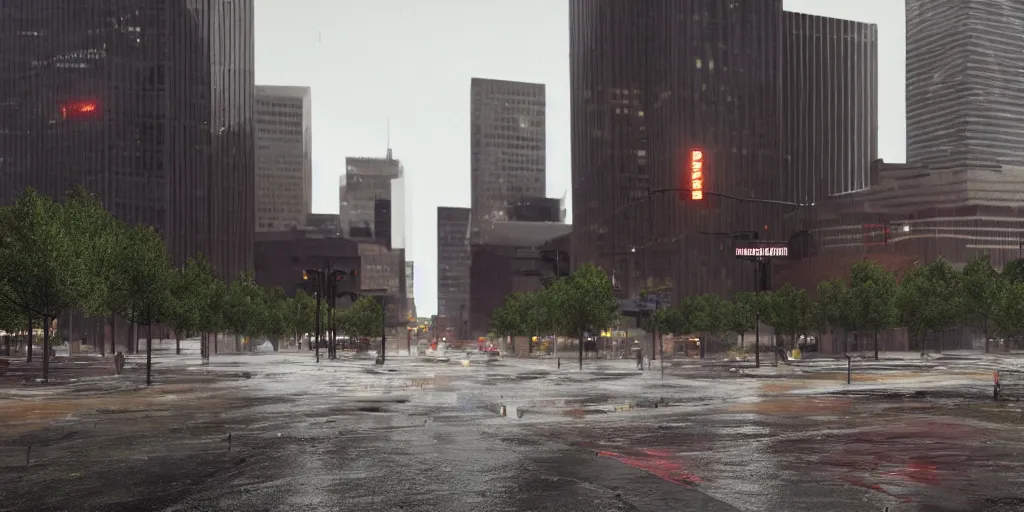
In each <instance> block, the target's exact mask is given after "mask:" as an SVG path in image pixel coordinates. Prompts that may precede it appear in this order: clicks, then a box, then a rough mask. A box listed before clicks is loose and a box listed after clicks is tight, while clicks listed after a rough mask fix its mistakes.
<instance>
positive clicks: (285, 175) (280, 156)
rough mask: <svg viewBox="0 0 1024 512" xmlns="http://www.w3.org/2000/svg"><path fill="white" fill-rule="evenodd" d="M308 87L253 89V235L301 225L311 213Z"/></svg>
mask: <svg viewBox="0 0 1024 512" xmlns="http://www.w3.org/2000/svg"><path fill="white" fill-rule="evenodd" d="M310 96H311V94H310V89H309V87H290V86H280V85H260V86H257V87H256V231H283V230H288V229H292V228H296V227H301V226H303V225H305V223H306V218H307V217H308V216H309V215H310V214H311V213H312V212H313V204H312V202H313V128H312V126H313V125H312V119H311V117H312V116H311V114H312V108H311V105H310V100H311V98H310Z"/></svg>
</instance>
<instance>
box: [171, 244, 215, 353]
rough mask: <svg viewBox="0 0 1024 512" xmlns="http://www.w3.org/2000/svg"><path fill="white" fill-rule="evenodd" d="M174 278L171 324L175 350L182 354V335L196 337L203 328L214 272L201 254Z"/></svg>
mask: <svg viewBox="0 0 1024 512" xmlns="http://www.w3.org/2000/svg"><path fill="white" fill-rule="evenodd" d="M171 277H172V279H171V293H172V295H173V299H172V301H171V308H170V310H169V315H168V317H167V323H168V325H169V326H170V328H171V329H172V330H174V352H175V353H176V354H181V338H183V337H185V338H188V337H191V336H195V335H196V334H199V332H200V330H201V328H202V323H203V322H202V321H203V315H204V314H205V310H206V309H207V308H209V307H210V293H211V291H212V284H213V271H212V269H211V268H210V264H209V262H208V261H207V260H206V258H204V257H203V256H202V255H199V256H197V257H195V258H191V259H189V260H188V262H187V263H185V266H184V267H183V268H182V269H181V270H180V271H179V272H174V273H172V274H171Z"/></svg>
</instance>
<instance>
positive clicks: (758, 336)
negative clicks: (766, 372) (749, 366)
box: [754, 261, 763, 368]
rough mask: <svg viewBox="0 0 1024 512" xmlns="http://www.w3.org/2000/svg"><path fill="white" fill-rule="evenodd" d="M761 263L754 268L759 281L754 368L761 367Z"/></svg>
mask: <svg viewBox="0 0 1024 512" xmlns="http://www.w3.org/2000/svg"><path fill="white" fill-rule="evenodd" d="M762 272H763V269H762V268H761V262H760V261H758V262H757V266H755V267H754V277H755V278H756V279H757V288H756V291H755V293H756V294H757V298H756V300H755V301H754V303H755V304H757V311H756V312H755V313H754V368H760V367H761V284H762V283H761V273H762Z"/></svg>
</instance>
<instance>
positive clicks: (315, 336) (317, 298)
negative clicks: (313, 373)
mask: <svg viewBox="0 0 1024 512" xmlns="http://www.w3.org/2000/svg"><path fill="white" fill-rule="evenodd" d="M315 293H316V333H315V334H314V335H313V339H314V340H315V343H316V362H318V363H319V362H320V301H321V296H322V295H323V294H322V293H320V284H319V282H318V283H317V286H316V292H315Z"/></svg>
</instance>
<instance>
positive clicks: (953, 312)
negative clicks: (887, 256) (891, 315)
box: [895, 260, 962, 336]
mask: <svg viewBox="0 0 1024 512" xmlns="http://www.w3.org/2000/svg"><path fill="white" fill-rule="evenodd" d="M958 285H959V278H958V276H957V273H956V270H955V269H953V267H952V266H950V265H949V263H947V262H945V261H942V260H939V261H936V262H935V263H931V264H929V265H925V266H922V267H915V268H913V269H910V270H909V271H908V272H907V273H906V274H904V276H903V281H902V282H901V283H900V286H899V288H898V291H897V293H896V301H895V304H896V309H897V311H898V312H899V315H900V318H901V319H902V321H901V322H900V323H901V324H902V325H903V326H905V327H907V328H908V329H909V330H910V331H911V332H913V333H914V334H916V335H919V336H923V335H924V334H926V333H928V332H937V331H941V330H943V329H947V328H949V327H952V326H953V325H955V324H956V322H957V319H958V318H959V316H960V312H961V304H962V300H961V297H960V294H959V291H958V288H959V286H958Z"/></svg>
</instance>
